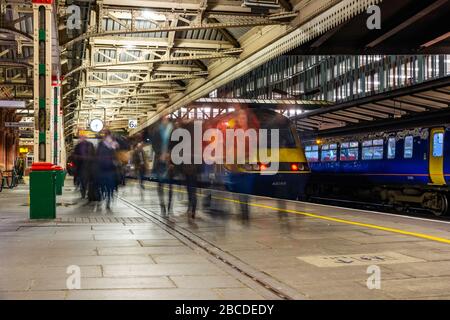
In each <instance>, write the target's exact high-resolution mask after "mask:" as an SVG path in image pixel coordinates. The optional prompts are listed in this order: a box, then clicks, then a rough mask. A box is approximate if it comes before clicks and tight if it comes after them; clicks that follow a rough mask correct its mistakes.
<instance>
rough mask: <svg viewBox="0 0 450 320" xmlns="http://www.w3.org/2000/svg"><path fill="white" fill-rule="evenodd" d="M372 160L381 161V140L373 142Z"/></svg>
mask: <svg viewBox="0 0 450 320" xmlns="http://www.w3.org/2000/svg"><path fill="white" fill-rule="evenodd" d="M372 159H373V160H381V159H383V139H377V140H373V157H372Z"/></svg>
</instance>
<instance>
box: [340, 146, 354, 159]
mask: <svg viewBox="0 0 450 320" xmlns="http://www.w3.org/2000/svg"><path fill="white" fill-rule="evenodd" d="M339 159H340V160H341V161H356V160H358V142H344V143H341V152H340V155H339Z"/></svg>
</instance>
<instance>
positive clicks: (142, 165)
mask: <svg viewBox="0 0 450 320" xmlns="http://www.w3.org/2000/svg"><path fill="white" fill-rule="evenodd" d="M132 162H133V165H134V172H135V174H136V178H138V180H139V186H140V187H141V189H145V187H144V178H145V174H146V171H147V156H146V154H145V152H144V144H143V143H142V142H139V143H138V144H137V145H136V147H135V148H134V150H133V154H132Z"/></svg>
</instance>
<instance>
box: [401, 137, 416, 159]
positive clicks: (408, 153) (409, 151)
mask: <svg viewBox="0 0 450 320" xmlns="http://www.w3.org/2000/svg"><path fill="white" fill-rule="evenodd" d="M413 147H414V138H413V137H412V136H407V137H405V146H404V150H403V158H405V159H410V158H412V156H413Z"/></svg>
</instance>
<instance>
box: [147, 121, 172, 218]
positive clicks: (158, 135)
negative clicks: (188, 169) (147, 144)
mask: <svg viewBox="0 0 450 320" xmlns="http://www.w3.org/2000/svg"><path fill="white" fill-rule="evenodd" d="M172 131H173V124H172V122H171V121H170V120H169V118H168V117H167V116H165V117H163V118H162V119H161V122H160V123H159V125H157V126H156V128H155V129H154V130H153V133H152V139H151V140H152V147H153V151H154V153H155V164H154V167H153V170H154V173H155V175H156V178H157V180H158V197H159V204H160V207H161V213H162V214H163V215H165V214H166V213H168V212H170V211H171V209H172V177H173V165H172V163H171V161H170V146H171V143H170V136H171V135H172ZM167 182H168V187H169V199H168V203H167V207H166V202H165V199H164V198H165V196H164V183H167Z"/></svg>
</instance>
